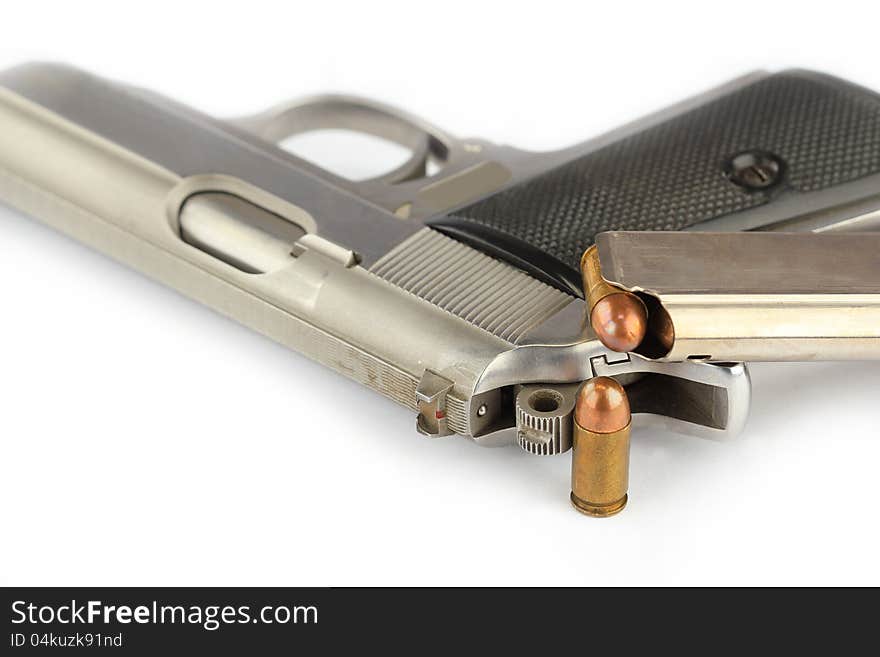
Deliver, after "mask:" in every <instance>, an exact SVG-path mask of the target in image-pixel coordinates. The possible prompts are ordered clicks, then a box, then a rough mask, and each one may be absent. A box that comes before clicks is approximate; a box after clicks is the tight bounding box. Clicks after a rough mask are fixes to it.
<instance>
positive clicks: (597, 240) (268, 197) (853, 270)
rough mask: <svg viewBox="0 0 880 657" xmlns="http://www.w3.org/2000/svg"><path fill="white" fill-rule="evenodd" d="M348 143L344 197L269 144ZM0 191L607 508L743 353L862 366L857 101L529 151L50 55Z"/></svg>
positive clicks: (722, 395) (329, 103)
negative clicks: (222, 93)
mask: <svg viewBox="0 0 880 657" xmlns="http://www.w3.org/2000/svg"><path fill="white" fill-rule="evenodd" d="M334 128H339V129H347V130H355V131H360V132H364V133H367V134H369V135H373V136H377V137H381V138H384V139H387V140H391V141H393V142H395V143H397V144H400V145H402V146H403V147H405V148H406V149H407V150H408V152H409V153H410V156H409V157H408V159H407V160H406V161H405V162H404V163H403V164H401V165H400V166H398V167H397V168H395V169H394V170H393V171H390V172H388V173H386V174H384V175H382V176H381V177H378V178H374V179H370V180H359V181H355V180H349V179H347V178H344V177H342V176H340V175H336V174H334V173H331V172H329V171H326V170H324V169H322V168H320V167H319V166H317V165H316V164H314V163H311V162H309V161H307V160H305V159H302V158H300V157H297V156H296V155H294V154H292V153H291V152H289V151H288V150H285V149H284V148H282V147H281V146H280V145H279V144H280V142H281V141H283V140H285V139H287V138H289V137H291V136H292V135H296V134H299V133H303V132H307V131H313V130H322V129H334ZM0 198H2V199H3V200H4V201H5V202H7V203H8V204H9V205H11V206H13V207H15V208H17V209H19V210H21V211H22V212H24V213H27V214H29V215H32V216H34V217H36V218H38V219H40V220H42V221H44V222H46V223H47V224H49V225H51V226H53V227H55V228H57V229H58V230H60V231H62V232H64V233H66V234H68V235H70V236H72V237H74V238H75V239H77V240H79V241H81V242H83V243H85V244H87V245H89V246H91V247H93V248H95V249H97V250H98V251H101V252H103V253H106V254H108V255H110V256H112V257H114V258H116V259H118V260H119V261H121V262H123V263H125V264H127V265H129V266H131V267H133V268H135V269H137V270H139V271H141V272H143V273H145V274H147V275H148V276H151V277H153V278H155V279H157V280H159V281H161V282H163V283H165V284H167V285H169V286H171V287H173V288H175V289H177V290H179V291H181V292H183V293H184V294H186V295H188V296H190V297H192V298H193V299H196V300H198V301H200V302H202V303H204V304H206V305H208V306H210V307H212V308H214V309H216V310H217V311H219V312H220V313H223V314H224V315H228V316H230V317H233V318H235V319H236V320H238V321H239V322H241V323H243V324H245V325H247V326H249V327H251V328H253V329H255V330H257V331H259V332H260V333H262V334H264V335H266V336H269V337H270V338H272V339H273V340H276V341H278V342H280V343H281V344H283V345H286V346H287V347H290V348H291V349H294V350H296V351H299V352H301V353H303V354H305V355H307V356H309V357H310V358H312V359H314V360H316V361H318V362H320V363H323V364H325V365H327V366H329V367H331V368H333V369H334V370H336V371H338V372H340V373H341V374H344V375H346V376H348V377H350V378H352V379H354V380H355V381H358V382H360V383H362V384H363V385H365V386H367V387H369V388H372V389H373V390H375V391H377V392H379V393H381V394H382V395H384V396H386V397H388V398H389V399H391V400H392V401H395V402H397V403H398V404H402V405H404V406H406V407H407V408H410V409H412V411H413V415H414V419H415V428H416V429H417V431H418V432H419V433H421V434H422V435H424V436H428V437H438V436H448V435H452V434H457V435H460V436H463V437H466V438H467V439H469V440H473V441H474V442H476V443H478V444H480V445H488V446H497V445H518V446H519V447H520V448H522V449H524V450H525V451H527V452H529V453H530V454H534V455H536V456H540V457H546V456H552V455H556V454H562V453H564V452H567V451H571V452H572V490H571V501H572V502H573V504H574V506H575V507H576V508H577V509H578V510H580V511H582V512H584V513H586V514H589V515H593V516H608V515H612V514H614V513H616V512H618V511H620V510H621V509H622V508H623V507H624V505H625V504H626V500H627V497H626V495H627V477H628V469H629V444H630V430H631V426H632V424H633V423H635V424H637V425H638V426H639V430H645V429H644V428H645V427H653V428H654V429H653V430H669V431H675V432H680V433H685V434H693V435H697V436H702V437H706V438H712V439H726V438H728V437H732V436H735V435H736V434H737V433H739V432H740V430H741V429H742V428H743V425H744V422H745V420H746V416H747V414H748V410H749V399H750V386H749V377H748V371H747V369H746V366H745V364H744V361H757V360H774V361H775V360H817V359H830V360H839V359H869V358H876V357H877V356H878V354H880V233H876V234H874V233H871V232H870V231H872V230H874V229H875V228H877V227H878V226H880V212H878V210H880V96H878V95H877V94H875V93H873V92H871V91H868V90H865V89H863V88H860V87H858V86H855V85H853V84H850V83H848V82H845V81H842V80H839V79H835V78H832V77H828V76H826V75H822V74H818V73H812V72H806V71H786V72H782V73H776V74H765V73H757V74H751V75H747V76H745V77H742V78H740V79H737V80H735V81H733V82H731V83H729V84H726V85H724V86H722V87H719V88H717V89H714V90H711V91H709V92H707V93H704V94H702V95H700V96H698V97H696V98H693V99H690V100H688V101H685V102H683V103H680V104H679V105H676V106H675V107H672V108H669V109H667V110H664V111H662V112H659V113H657V114H654V115H651V116H649V117H647V118H645V119H642V120H640V121H637V122H635V123H633V124H630V125H627V126H625V127H623V128H621V129H619V130H616V131H614V132H612V133H609V134H606V135H604V136H601V137H598V138H596V139H592V140H590V141H587V142H584V143H581V144H578V145H576V146H573V147H571V148H568V149H565V150H562V151H558V152H553V153H529V152H524V151H521V150H517V149H514V148H511V147H508V146H499V145H495V144H492V143H489V142H487V141H484V140H481V139H458V138H456V137H453V136H452V135H450V134H448V133H446V132H444V131H443V130H440V129H439V128H437V127H435V126H433V125H430V124H429V123H426V122H425V121H423V120H421V119H419V118H416V117H414V116H411V115H409V114H407V113H405V112H402V111H399V110H397V109H394V108H391V107H388V106H386V105H382V104H380V103H376V102H373V101H370V100H365V99H362V98H354V97H347V96H319V97H312V98H308V99H305V100H300V101H295V102H290V103H285V104H282V105H279V106H277V107H274V108H271V109H269V110H267V111H265V112H263V113H260V114H257V115H254V116H249V117H245V118H239V119H234V120H218V119H215V118H212V117H210V116H206V115H204V114H202V113H200V112H198V111H196V110H193V109H191V108H188V107H185V106H182V105H180V104H178V103H176V102H174V101H172V100H169V99H167V98H163V97H162V96H159V95H156V94H154V93H151V92H149V91H145V90H143V89H139V88H134V87H130V86H126V85H124V84H120V83H117V82H111V81H107V80H104V79H101V78H99V77H95V76H93V75H90V74H87V73H84V72H81V71H78V70H75V69H72V68H68V67H65V66H59V65H49V64H29V65H24V66H20V67H18V68H14V69H11V70H7V71H5V72H2V73H0Z"/></svg>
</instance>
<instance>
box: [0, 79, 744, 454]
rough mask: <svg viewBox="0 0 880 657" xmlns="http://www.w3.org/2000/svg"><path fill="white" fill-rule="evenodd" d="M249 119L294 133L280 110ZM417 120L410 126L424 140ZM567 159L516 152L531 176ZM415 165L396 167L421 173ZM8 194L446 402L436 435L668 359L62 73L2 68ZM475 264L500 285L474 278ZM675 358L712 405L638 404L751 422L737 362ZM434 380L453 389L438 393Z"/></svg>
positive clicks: (207, 299) (134, 258) (145, 102)
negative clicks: (616, 346)
mask: <svg viewBox="0 0 880 657" xmlns="http://www.w3.org/2000/svg"><path fill="white" fill-rule="evenodd" d="M347 102H348V101H345V103H347ZM345 103H343V105H345ZM315 107H316V105H314V104H313V105H312V109H314V108H315ZM317 107H325V108H326V99H325V100H324V101H321V103H318V105H317ZM374 109H375V107H374ZM344 111H348V110H344ZM270 114H271V113H270ZM295 114H296V115H297V116H299V117H300V118H301V117H302V116H303V115H302V113H301V111H300V110H297V112H295ZM288 118H289V117H288ZM285 120H287V119H285ZM311 120H312V121H314V118H313V119H311ZM311 125H315V124H314V123H311ZM273 126H274V127H273ZM282 127H283V126H282ZM421 127H422V128H424V126H421ZM416 128H419V126H418V125H417V126H416ZM249 129H251V130H257V131H259V130H269V131H270V132H271V130H272V129H278V130H281V127H279V126H278V125H276V124H275V123H274V120H273V119H272V118H271V116H270V117H269V121H268V123H265V122H264V123H263V124H259V122H258V121H251V122H250V124H249ZM388 129H389V130H390V129H391V128H388ZM289 130H290V126H289V125H288V126H286V127H285V128H284V130H282V132H285V131H289ZM376 130H378V129H376ZM417 132H418V130H416V129H413V131H412V132H411V133H410V134H409V136H408V137H407V136H405V135H404V136H401V135H398V137H399V139H401V140H405V139H415V140H418V139H420V138H419V137H417V136H416V134H417ZM267 134H269V133H267ZM384 134H386V136H387V135H388V134H389V133H388V132H387V131H385V133H384ZM270 136H272V135H271V134H270ZM600 142H601V140H600ZM600 142H597V143H600ZM410 143H412V144H416V145H417V143H416V142H415V141H411V142H410ZM426 148H427V147H426ZM585 148H588V147H587V146H585ZM47 152H50V153H52V155H53V156H52V158H48V159H47V158H45V157H43V156H42V154H43V153H47ZM418 152H420V153H422V154H424V153H425V152H428V151H427V150H425V149H422V150H421V151H418ZM498 152H502V151H498ZM570 154H571V152H568V155H570ZM564 155H565V154H563V155H560V154H556V155H548V156H543V157H539V158H533V159H528V160H526V159H523V160H520V159H517V158H516V157H512V158H511V159H510V160H509V161H508V162H507V164H508V165H509V167H510V170H511V171H513V172H514V176H515V177H516V176H524V175H527V173H526V172H527V171H535V170H538V169H540V167H542V166H546V165H547V164H548V163H549V162H558V161H559V159H558V158H559V157H563V156H564ZM554 158H556V159H554ZM404 168H406V169H407V170H406V171H403V170H399V171H398V172H396V173H395V174H394V175H395V176H402V177H406V176H407V175H409V174H411V173H413V172H414V171H416V170H417V169H418V167H416V168H415V169H414V168H413V163H412V162H410V163H409V164H407V165H405V167H404ZM465 170H467V169H465ZM461 174H462V172H461V171H460V172H458V173H457V174H453V175H451V176H450V178H452V179H454V180H458V181H460V180H462V179H461ZM108 181H112V184H107V182H108ZM387 182H388V181H387V180H386V181H384V182H382V184H385V183H387ZM437 182H439V179H434V180H432V181H431V182H430V183H429V185H428V187H431V186H432V185H435V184H436V183H437ZM456 184H457V183H456ZM469 184H470V183H469ZM467 186H468V185H465V187H467ZM420 189H421V188H420ZM362 191H363V190H362ZM429 191H430V190H429ZM434 191H436V188H435V189H434ZM441 191H442V190H441ZM0 196H2V198H3V199H4V200H6V201H7V202H8V203H10V204H12V205H14V206H16V207H18V208H19V209H21V210H23V211H25V212H27V213H29V214H33V215H35V216H37V217H38V218H40V219H42V220H43V221H45V222H46V223H48V224H50V225H52V226H54V227H56V228H58V229H59V230H62V231H64V232H66V233H68V234H70V235H72V236H73V237H75V238H77V239H79V240H81V241H83V242H84V243H86V244H89V245H91V246H93V247H94V248H96V249H98V250H100V251H103V252H105V253H108V254H110V255H112V256H113V257H115V258H117V259H119V260H121V261H123V262H125V263H127V264H129V265H131V266H132V267H134V268H136V269H139V270H141V271H143V272H145V273H147V274H149V275H151V276H153V277H155V278H157V279H158V280H160V281H162V282H164V283H166V284H168V285H170V286H172V287H174V288H176V289H178V290H180V291H181V292H183V293H185V294H187V295H189V296H191V297H193V298H195V299H197V300H199V301H202V302H203V303H205V304H207V305H209V306H211V307H213V308H215V309H217V310H218V311H220V312H222V313H224V314H226V315H229V316H231V317H234V318H235V319H237V320H239V321H241V322H242V323H244V324H246V325H248V326H250V327H252V328H254V329H256V330H258V331H260V332H262V333H264V334H266V335H268V336H270V337H272V338H273V339H275V340H277V341H279V342H281V343H282V344H285V345H287V346H289V347H291V348H293V349H296V350H299V351H302V352H303V353H305V354H307V355H309V356H311V357H312V358H314V359H316V360H318V361H319V362H322V363H324V364H327V365H328V366H330V367H332V368H334V369H336V370H337V371H339V372H342V373H344V374H346V375H347V376H350V377H351V378H353V379H355V380H357V381H360V382H361V383H364V384H365V385H367V386H369V387H371V388H373V389H374V390H377V391H379V392H380V393H382V394H384V395H386V396H388V397H390V398H392V399H394V400H395V401H397V402H399V403H401V404H403V405H405V406H407V407H410V408H412V409H414V410H418V409H419V405H420V404H421V405H422V411H423V412H428V411H427V410H426V409H428V410H431V411H432V412H434V413H437V412H442V413H444V414H445V417H443V418H442V422H440V423H435V422H433V420H437V419H441V418H433V419H432V421H425V418H424V417H422V418H421V420H420V423H419V426H420V427H421V428H422V429H423V430H424V431H425V432H426V433H436V434H443V433H447V432H455V433H459V434H462V435H469V436H472V437H473V438H474V439H475V440H476V441H477V442H479V443H480V444H484V445H498V444H510V443H512V442H515V441H516V430H515V424H516V420H515V413H514V408H513V400H512V397H510V393H509V391H511V390H512V388H513V387H514V386H518V385H521V384H532V383H539V384H544V385H547V384H554V383H559V384H569V383H576V382H579V381H582V380H584V379H585V378H590V377H591V376H593V375H595V374H596V373H598V372H604V371H610V372H611V374H612V375H614V376H621V377H623V378H624V379H626V378H627V377H629V378H630V379H631V378H632V377H633V376H639V373H644V372H649V371H650V370H651V368H653V367H655V366H656V364H651V363H646V362H642V361H641V360H639V359H636V358H633V357H627V356H624V355H621V354H614V353H613V352H609V351H608V350H607V349H605V348H604V347H602V346H601V345H600V344H599V343H598V341H596V340H595V338H594V336H593V335H592V333H591V332H590V330H589V328H588V326H586V324H585V323H584V321H583V302H582V301H581V300H579V299H572V298H571V297H569V296H568V295H566V294H564V293H561V292H558V291H556V290H553V289H552V288H548V287H547V286H545V285H543V284H542V283H539V282H538V281H535V280H533V279H531V278H530V277H529V276H527V275H525V274H523V273H521V272H519V271H517V270H515V269H514V268H512V267H510V266H509V265H506V264H504V263H499V262H497V261H495V260H493V259H492V258H489V257H488V256H485V255H483V254H480V253H478V252H476V251H474V250H472V249H470V248H469V247H466V246H463V245H460V244H457V243H453V242H452V241H451V240H449V238H445V237H442V236H439V235H437V236H435V235H434V234H432V232H431V231H430V230H428V229H424V228H423V227H422V224H421V223H420V222H419V221H418V220H416V219H415V218H414V216H413V218H411V219H409V220H403V219H401V218H400V217H395V216H394V215H392V214H391V213H390V212H387V211H386V210H385V209H383V208H382V207H380V205H381V204H380V203H376V202H375V201H376V199H372V200H369V199H360V198H358V197H356V196H355V194H354V192H353V191H352V189H351V188H346V185H344V184H342V182H340V181H339V180H337V179H334V177H333V176H332V174H328V173H326V172H323V171H320V170H318V169H317V168H316V167H314V166H313V165H310V164H308V163H306V162H304V161H301V160H299V159H298V158H295V157H294V156H292V155H290V154H288V153H285V152H284V151H282V150H281V149H279V148H277V147H276V146H275V145H274V144H271V143H269V142H266V141H263V140H262V139H260V138H259V137H256V136H254V135H253V134H251V133H249V132H247V131H242V130H241V129H240V128H236V127H234V126H231V125H229V124H225V123H223V122H220V121H216V120H214V119H211V118H210V117H205V116H203V115H201V114H199V113H197V112H194V111H192V110H189V109H187V108H183V107H180V106H178V105H176V104H175V103H173V102H171V101H168V100H166V99H163V98H160V97H158V96H155V95H153V94H150V93H149V92H145V91H140V90H133V89H131V88H128V87H122V86H119V85H115V84H113V83H109V82H106V81H103V80H100V79H98V78H94V77H93V76H89V75H87V74H84V73H81V72H78V71H75V70H72V69H68V68H66V67H58V66H51V65H49V66H47V65H31V66H25V67H20V68H18V69H14V70H12V71H9V72H6V73H3V74H0ZM441 196H443V194H439V195H437V196H436V197H435V198H437V199H439V198H440V197H441ZM416 197H418V194H416V196H415V197H413V200H414V203H415V205H414V206H413V208H416V209H417V208H418V207H421V206H418V201H419V199H418V198H416ZM449 198H451V197H449ZM449 198H447V199H446V200H447V201H448V200H449ZM417 214H418V212H416V215H417ZM279 227H280V230H279ZM420 230H421V231H424V232H423V233H421V235H422V237H412V236H414V235H416V234H417V233H418V232H419V231H420ZM300 233H302V235H301V236H299V237H297V236H298V235H300ZM410 237H412V241H410V242H408V243H406V244H404V243H405V242H406V240H407V239H408V238H410ZM431 239H439V240H441V241H443V242H444V243H447V242H448V243H450V244H452V246H451V247H450V248H448V249H445V250H443V253H445V254H446V256H450V258H449V259H445V260H444V258H445V257H446V256H443V255H442V254H441V256H437V258H436V265H437V270H436V272H435V274H436V275H434V276H431V277H426V275H425V273H424V271H419V270H418V268H410V269H407V266H405V262H404V260H405V259H406V258H407V257H409V255H412V253H411V252H409V251H408V250H407V249H408V246H407V245H409V246H412V245H413V244H415V245H417V244H418V243H420V242H419V240H428V241H431ZM291 242H293V243H292V244H291ZM401 245H402V246H401ZM395 247H399V249H398V250H397V251H395ZM385 256H387V258H385ZM400 258H403V259H400ZM463 263H471V265H473V266H474V267H476V269H480V268H481V267H483V268H488V269H487V270H488V271H495V272H496V273H497V274H498V277H499V278H498V280H497V281H495V283H493V282H492V281H491V280H480V277H479V275H478V272H476V271H475V272H474V274H475V275H476V276H477V278H475V279H472V278H469V277H468V276H469V275H468V274H466V272H462V270H461V269H460V268H459V266H460V265H462V264H463ZM371 266H374V269H375V270H376V273H372V272H370V271H368V269H367V267H371ZM407 272H409V273H407ZM377 274H379V275H377ZM401 276H403V278H401ZM462 276H463V278H462ZM383 277H385V278H387V279H388V280H385V278H383ZM429 278H430V280H429ZM404 279H405V280H404ZM493 280H494V279H493ZM390 281H393V282H390ZM529 290H531V292H529ZM510 292H514V294H513V295H511V294H509V293H510ZM516 292H519V294H516ZM389 319H391V320H392V321H393V335H392V334H391V333H390V332H389V328H388V327H389ZM664 367H665V370H664V371H665V372H667V373H668V375H669V376H670V377H672V379H681V380H685V379H689V380H691V381H692V382H696V381H701V380H711V382H710V383H709V384H707V385H705V386H703V387H702V388H700V389H699V391H700V392H698V393H695V396H696V400H695V403H694V404H693V406H694V408H697V409H702V410H699V411H698V412H694V413H691V414H689V415H687V416H686V417H682V416H681V414H680V413H679V414H677V413H676V406H677V403H676V400H674V399H670V398H668V397H663V396H662V395H661V396H658V397H657V398H658V399H660V400H661V402H660V403H655V404H653V405H645V406H644V407H643V408H642V410H641V411H639V409H638V408H635V409H634V410H635V411H636V412H637V413H638V412H648V413H654V414H658V413H659V414H667V415H669V416H670V417H668V418H666V419H665V420H664V422H665V423H666V424H667V425H668V426H671V427H673V428H677V429H678V430H681V431H685V432H689V433H697V434H700V435H709V436H719V435H720V436H726V435H731V434H732V433H733V432H734V430H736V429H738V428H739V426H740V422H739V418H740V417H744V415H745V413H746V412H747V407H748V392H747V387H748V385H747V378H746V377H745V376H744V375H742V373H741V372H740V373H739V374H737V373H736V372H732V371H731V370H729V369H727V368H722V367H715V366H712V365H705V364H700V363H686V364H669V365H666V366H664ZM428 373H431V377H434V378H430V381H448V382H449V383H450V384H451V387H448V386H447V384H445V383H444V384H443V385H442V386H429V385H428V384H427V383H426V381H428V379H426V375H427V374H428ZM420 385H421V388H420ZM681 389H683V388H681ZM506 391H507V392H506Z"/></svg>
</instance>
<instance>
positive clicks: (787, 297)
mask: <svg viewBox="0 0 880 657" xmlns="http://www.w3.org/2000/svg"><path fill="white" fill-rule="evenodd" d="M597 245H598V253H599V262H600V263H601V268H602V275H603V277H604V278H605V279H606V280H608V281H609V282H612V283H615V284H618V285H621V286H623V287H625V288H627V289H630V290H634V291H643V292H645V293H647V294H649V295H651V296H653V297H656V298H657V299H659V302H660V304H662V308H663V309H665V311H666V312H667V313H668V314H669V317H670V318H671V320H672V324H673V326H674V331H675V337H674V344H673V346H672V349H671V350H670V351H669V352H668V353H667V354H665V355H664V356H663V357H662V359H663V360H688V359H697V360H706V361H709V360H714V361H729V360H750V361H759V360H770V361H785V360H850V359H871V358H880V233H836V232H829V233H776V232H753V233H702V232H699V233H675V232H631V233H630V232H610V233H604V234H602V235H600V236H599V238H598V240H597Z"/></svg>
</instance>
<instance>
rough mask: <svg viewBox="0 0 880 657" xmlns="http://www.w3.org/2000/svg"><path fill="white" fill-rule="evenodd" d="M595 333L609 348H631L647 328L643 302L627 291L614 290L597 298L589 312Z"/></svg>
mask: <svg viewBox="0 0 880 657" xmlns="http://www.w3.org/2000/svg"><path fill="white" fill-rule="evenodd" d="M590 324H591V325H592V326H593V331H595V333H596V337H598V338H599V340H600V341H601V342H602V344H604V345H605V346H606V347H608V348H609V349H613V350H614V351H619V352H621V353H626V352H629V351H633V350H634V349H636V347H638V346H639V345H640V344H641V342H642V340H643V339H644V338H645V332H646V331H647V330H648V311H647V309H646V308H645V304H644V303H642V300H641V299H639V298H638V297H637V296H636V295H634V294H632V293H630V292H615V293H614V294H609V295H608V296H606V297H603V298H602V299H600V300H599V301H598V302H597V303H596V305H595V306H593V310H592V312H591V313H590Z"/></svg>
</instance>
